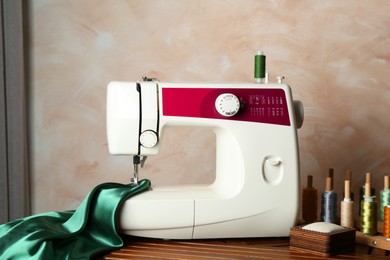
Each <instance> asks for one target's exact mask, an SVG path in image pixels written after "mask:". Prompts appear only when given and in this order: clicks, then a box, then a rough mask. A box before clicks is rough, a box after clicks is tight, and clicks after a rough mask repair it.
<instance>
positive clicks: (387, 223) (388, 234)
mask: <svg viewBox="0 0 390 260" xmlns="http://www.w3.org/2000/svg"><path fill="white" fill-rule="evenodd" d="M383 211H384V214H383V236H384V237H385V238H387V239H388V240H389V239H390V206H384V207H383Z"/></svg>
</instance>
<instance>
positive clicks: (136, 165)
mask: <svg viewBox="0 0 390 260" xmlns="http://www.w3.org/2000/svg"><path fill="white" fill-rule="evenodd" d="M147 158H148V157H147V156H142V158H141V156H139V155H134V156H133V165H134V173H133V177H132V178H131V184H132V185H133V186H138V176H139V174H138V173H139V166H141V168H142V167H144V164H145V161H146V159H147Z"/></svg>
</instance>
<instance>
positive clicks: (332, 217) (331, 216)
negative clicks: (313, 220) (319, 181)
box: [321, 177, 337, 223]
mask: <svg viewBox="0 0 390 260" xmlns="http://www.w3.org/2000/svg"><path fill="white" fill-rule="evenodd" d="M321 221H323V222H329V223H336V222H337V193H336V192H335V191H334V190H333V186H332V178H331V177H327V178H326V187H325V191H324V192H323V193H322V196H321Z"/></svg>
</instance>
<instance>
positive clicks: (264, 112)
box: [162, 88, 291, 126]
mask: <svg viewBox="0 0 390 260" xmlns="http://www.w3.org/2000/svg"><path fill="white" fill-rule="evenodd" d="M224 93H230V94H233V95H235V96H236V97H237V98H238V99H239V101H240V108H239V110H238V112H237V113H236V114H235V115H234V116H231V117H226V116H223V115H221V114H220V113H218V112H217V110H216V108H215V100H216V99H217V98H218V96H219V95H221V94H224ZM162 99H163V100H162V101H163V102H162V104H163V105H162V110H163V111H162V114H163V115H164V116H178V117H198V118H210V119H225V120H237V121H247V122H258V123H266V124H276V125H286V126H289V125H290V124H291V123H290V118H289V113H288V108H287V101H286V94H285V92H284V90H283V89H272V88H270V89H253V88H237V89H235V88H163V89H162Z"/></svg>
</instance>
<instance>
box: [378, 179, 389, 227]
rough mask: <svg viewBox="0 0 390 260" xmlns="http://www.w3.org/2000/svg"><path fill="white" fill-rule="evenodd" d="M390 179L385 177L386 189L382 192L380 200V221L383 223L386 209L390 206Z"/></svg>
mask: <svg viewBox="0 0 390 260" xmlns="http://www.w3.org/2000/svg"><path fill="white" fill-rule="evenodd" d="M389 181H390V179H389V176H385V177H384V188H383V190H381V192H380V198H379V205H380V207H379V219H380V220H381V221H383V218H384V209H383V208H384V207H385V206H389V205H390V182H389Z"/></svg>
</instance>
